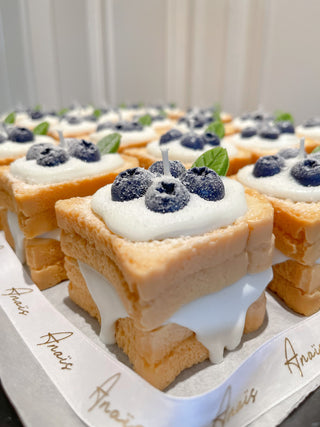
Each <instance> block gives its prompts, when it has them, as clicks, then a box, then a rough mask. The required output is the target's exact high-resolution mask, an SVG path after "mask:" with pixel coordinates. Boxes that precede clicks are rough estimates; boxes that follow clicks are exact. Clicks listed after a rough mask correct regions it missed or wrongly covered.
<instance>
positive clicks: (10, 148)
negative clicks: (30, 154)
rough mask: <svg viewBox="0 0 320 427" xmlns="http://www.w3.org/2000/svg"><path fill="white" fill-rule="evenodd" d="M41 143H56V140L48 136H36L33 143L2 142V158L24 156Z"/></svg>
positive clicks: (0, 153)
mask: <svg viewBox="0 0 320 427" xmlns="http://www.w3.org/2000/svg"><path fill="white" fill-rule="evenodd" d="M39 142H50V143H54V139H53V138H50V137H49V136H47V135H35V138H34V140H33V141H31V142H14V141H9V140H8V141H5V142H2V143H0V158H7V157H18V156H24V155H25V154H26V152H27V151H28V150H29V148H30V147H31V146H32V145H33V144H38V143H39Z"/></svg>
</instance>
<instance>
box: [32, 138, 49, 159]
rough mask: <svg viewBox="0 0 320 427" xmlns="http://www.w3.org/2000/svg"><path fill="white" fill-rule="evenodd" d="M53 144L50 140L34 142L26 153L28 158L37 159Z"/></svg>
mask: <svg viewBox="0 0 320 427" xmlns="http://www.w3.org/2000/svg"><path fill="white" fill-rule="evenodd" d="M52 146H53V145H52V144H50V143H49V142H39V143H38V144H33V145H32V146H31V147H30V148H29V150H28V151H27V153H26V160H36V159H37V158H38V157H39V154H40V153H41V151H43V150H44V149H45V148H50V147H52Z"/></svg>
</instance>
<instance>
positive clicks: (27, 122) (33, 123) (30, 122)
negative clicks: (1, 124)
mask: <svg viewBox="0 0 320 427" xmlns="http://www.w3.org/2000/svg"><path fill="white" fill-rule="evenodd" d="M43 122H48V123H49V125H50V126H55V125H57V124H58V123H59V119H58V118H57V117H55V116H43V117H41V119H35V120H34V119H32V118H31V117H26V118H25V119H24V120H20V121H19V126H20V127H24V128H27V129H31V130H33V129H34V128H35V127H37V126H38V125H40V123H43Z"/></svg>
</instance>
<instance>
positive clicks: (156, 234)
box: [91, 177, 247, 241]
mask: <svg viewBox="0 0 320 427" xmlns="http://www.w3.org/2000/svg"><path fill="white" fill-rule="evenodd" d="M156 179H159V180H161V178H156ZM156 179H155V180H156ZM221 179H222V181H223V184H224V187H225V196H224V198H223V199H222V200H218V201H215V202H213V201H207V200H204V199H202V198H201V197H199V196H198V195H196V194H192V193H191V194H190V196H191V197H190V201H189V203H188V204H187V206H185V207H184V208H183V209H181V210H179V211H176V212H169V213H165V214H163V213H159V212H153V211H151V210H149V209H148V208H147V207H146V205H145V201H144V197H140V198H139V199H133V200H129V201H125V202H115V201H113V200H112V198H111V186H112V185H111V184H110V185H107V186H105V187H103V188H101V189H99V190H98V191H97V192H96V193H95V194H94V195H93V197H92V200H91V207H92V210H93V211H94V212H95V213H96V214H97V215H99V216H100V217H101V218H102V219H103V221H104V222H105V224H106V225H107V227H108V228H109V229H110V230H111V231H112V232H114V233H116V234H118V235H120V236H122V237H125V238H127V239H130V240H133V241H148V240H161V239H166V238H170V237H181V236H193V235H197V234H203V233H206V232H208V231H212V230H214V229H217V228H219V227H225V226H227V225H230V224H232V223H233V222H234V221H235V220H236V219H237V218H239V217H241V216H243V215H244V214H245V213H246V212H247V202H246V198H245V193H244V188H243V186H242V185H241V184H240V183H239V182H237V181H235V180H232V179H229V178H225V177H221Z"/></svg>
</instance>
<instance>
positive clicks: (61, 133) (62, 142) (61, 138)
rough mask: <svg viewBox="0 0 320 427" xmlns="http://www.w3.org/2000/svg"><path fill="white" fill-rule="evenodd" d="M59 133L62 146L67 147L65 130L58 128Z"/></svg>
mask: <svg viewBox="0 0 320 427" xmlns="http://www.w3.org/2000/svg"><path fill="white" fill-rule="evenodd" d="M58 135H59V140H60V146H61V147H62V148H65V147H66V141H65V139H64V137H63V132H62V131H61V130H58Z"/></svg>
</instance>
